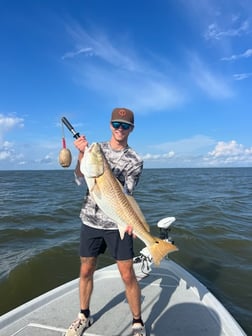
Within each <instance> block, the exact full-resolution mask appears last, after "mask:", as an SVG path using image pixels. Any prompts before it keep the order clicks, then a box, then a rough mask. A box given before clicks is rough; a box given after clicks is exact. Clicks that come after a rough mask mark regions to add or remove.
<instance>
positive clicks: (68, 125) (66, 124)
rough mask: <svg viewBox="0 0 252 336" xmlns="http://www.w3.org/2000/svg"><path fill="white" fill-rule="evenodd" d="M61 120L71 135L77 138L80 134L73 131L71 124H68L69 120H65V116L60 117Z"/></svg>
mask: <svg viewBox="0 0 252 336" xmlns="http://www.w3.org/2000/svg"><path fill="white" fill-rule="evenodd" d="M61 121H62V122H63V124H64V125H65V126H66V127H67V128H68V129H69V131H70V132H71V133H72V134H73V137H74V138H75V139H78V138H79V137H80V134H79V133H78V132H76V131H75V129H74V128H73V126H72V125H71V124H70V122H69V121H68V120H67V118H66V117H62V118H61Z"/></svg>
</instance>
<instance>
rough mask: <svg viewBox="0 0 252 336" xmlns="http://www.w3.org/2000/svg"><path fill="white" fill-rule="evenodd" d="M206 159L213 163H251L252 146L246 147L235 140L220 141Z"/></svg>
mask: <svg viewBox="0 0 252 336" xmlns="http://www.w3.org/2000/svg"><path fill="white" fill-rule="evenodd" d="M205 161H206V162H208V164H211V165H236V164H237V163H238V164H241V165H242V164H251V163H252V147H250V148H246V147H245V146H244V145H242V144H238V143H237V142H236V141H235V140H231V141H229V142H224V141H219V142H218V143H217V145H216V146H215V148H214V150H213V151H211V152H209V153H208V155H207V156H206V157H205Z"/></svg>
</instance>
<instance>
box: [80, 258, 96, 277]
mask: <svg viewBox="0 0 252 336" xmlns="http://www.w3.org/2000/svg"><path fill="white" fill-rule="evenodd" d="M80 260H81V266H80V278H82V279H86V278H91V277H92V276H93V274H94V271H95V269H96V258H93V257H91V258H86V257H81V258H80Z"/></svg>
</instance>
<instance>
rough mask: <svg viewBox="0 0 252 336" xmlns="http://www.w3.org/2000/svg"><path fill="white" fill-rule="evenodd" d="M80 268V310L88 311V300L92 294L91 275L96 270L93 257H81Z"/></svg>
mask: <svg viewBox="0 0 252 336" xmlns="http://www.w3.org/2000/svg"><path fill="white" fill-rule="evenodd" d="M80 260H81V267H80V283H79V295H80V308H81V310H87V309H89V305H90V299H91V295H92V292H93V275H94V271H95V268H96V258H95V257H88V258H87V257H81V258H80Z"/></svg>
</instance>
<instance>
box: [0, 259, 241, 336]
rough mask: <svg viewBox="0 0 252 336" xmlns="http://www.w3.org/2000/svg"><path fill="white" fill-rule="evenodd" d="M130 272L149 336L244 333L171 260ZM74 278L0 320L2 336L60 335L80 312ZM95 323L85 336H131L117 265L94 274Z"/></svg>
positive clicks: (129, 316) (205, 290)
mask: <svg viewBox="0 0 252 336" xmlns="http://www.w3.org/2000/svg"><path fill="white" fill-rule="evenodd" d="M135 270H136V273H137V276H138V279H139V283H140V286H141V289H142V317H143V320H144V321H145V323H146V331H147V335H148V336H154V335H156V336H157V335H158V336H162V335H173V336H176V335H179V336H181V335H187V336H190V335H193V336H195V335H207V336H222V335H223V336H224V335H228V336H230V335H235V336H239V335H246V334H245V333H244V332H243V330H242V329H241V328H240V326H239V325H238V324H237V322H236V321H235V320H234V319H233V318H232V316H231V315H230V314H229V313H228V311H227V310H226V309H225V308H224V307H223V306H222V305H221V304H220V302H219V301H218V300H217V299H216V298H215V297H214V296H213V295H212V294H211V293H210V292H209V291H208V290H207V288H206V287H205V286H203V285H202V284H201V283H200V282H199V281H198V280H197V279H195V278H194V277H193V276H192V275H191V274H190V273H188V272H187V271H185V270H184V269H183V268H182V267H180V266H179V265H177V264H176V263H174V262H173V261H171V260H164V261H162V262H161V264H160V266H159V267H152V269H151V271H150V273H149V275H145V274H144V273H143V272H142V271H141V263H138V264H135ZM78 281H79V280H78V279H76V280H73V281H71V282H69V283H67V284H65V285H63V286H60V287H58V288H56V289H54V290H52V291H50V292H48V293H46V294H44V295H41V296H40V297H38V298H36V299H34V300H32V301H30V302H28V303H26V304H24V305H22V306H20V307H18V308H16V309H14V310H13V311H11V312H9V313H7V314H5V315H3V316H2V317H0V335H1V336H14V335H17V336H62V335H64V333H65V331H66V329H67V328H68V326H69V324H70V323H71V322H72V321H73V320H74V319H75V318H76V316H77V314H78V311H79V297H78ZM90 308H91V312H92V315H93V317H94V324H93V325H92V326H91V327H90V328H88V329H87V330H86V332H85V333H84V335H86V336H98V335H110V336H111V335H113V336H116V335H118V336H119V335H120V336H123V335H131V313H130V311H129V306H128V304H127V301H126V299H125V294H124V286H123V284H122V281H121V278H120V275H119V272H118V271H117V267H116V265H111V266H108V267H105V268H103V269H100V270H98V271H96V273H95V285H94V292H93V296H92V302H91V307H90Z"/></svg>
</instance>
